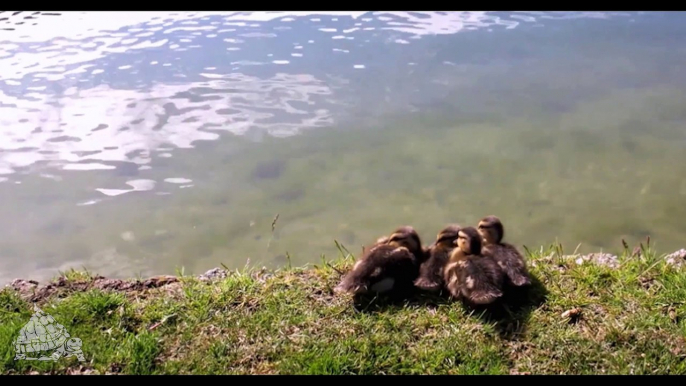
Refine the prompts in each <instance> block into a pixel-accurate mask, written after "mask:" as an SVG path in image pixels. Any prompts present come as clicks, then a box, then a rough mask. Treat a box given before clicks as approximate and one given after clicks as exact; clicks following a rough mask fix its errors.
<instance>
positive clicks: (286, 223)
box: [0, 12, 686, 282]
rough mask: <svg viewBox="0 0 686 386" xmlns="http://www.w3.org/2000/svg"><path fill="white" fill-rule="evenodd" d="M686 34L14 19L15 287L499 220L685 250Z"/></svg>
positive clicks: (670, 22)
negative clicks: (71, 275)
mask: <svg viewBox="0 0 686 386" xmlns="http://www.w3.org/2000/svg"><path fill="white" fill-rule="evenodd" d="M29 16H30V18H28V19H27V18H26V17H29ZM5 18H6V19H5ZM685 22H686V15H684V13H683V12H671V13H658V12H648V13H635V12H634V13H590V12H564V13H560V12H557V13H555V12H553V13H548V12H515V13H503V12H392V13H389V12H381V13H363V12H328V13H327V12H324V13H316V14H314V13H312V14H307V13H298V12H289V13H283V12H266V13H264V12H262V13H259V12H255V13H245V12H238V13H236V12H233V13H218V12H216V13H199V12H194V13H183V12H178V13H159V12H138V13H116V12H90V13H80V12H79V13H77V12H72V13H61V14H59V15H50V14H48V15H45V14H43V13H38V14H35V15H34V14H33V12H23V13H20V14H17V15H13V14H12V13H10V12H3V13H0V74H2V76H1V77H0V121H2V125H1V126H0V198H1V200H0V216H2V218H3V219H4V220H5V221H3V222H2V223H1V224H0V282H6V281H9V280H11V279H12V278H15V277H28V278H34V279H37V280H44V279H46V278H49V277H51V276H53V275H55V274H56V273H57V271H58V270H66V269H69V268H77V269H78V268H82V267H86V268H87V269H89V270H91V271H95V272H98V273H100V274H103V275H107V276H119V277H127V276H133V275H137V274H141V275H152V274H163V273H174V272H175V270H176V269H177V268H181V267H183V269H184V271H185V272H186V273H200V272H202V271H204V270H207V269H209V268H211V267H215V266H218V265H219V264H220V263H223V264H225V265H227V266H230V267H236V268H240V267H242V266H244V265H245V264H246V262H247V260H248V259H249V260H250V264H255V265H267V266H277V265H283V264H287V263H288V261H289V260H290V262H291V263H292V264H297V265H300V264H304V263H317V262H319V261H320V260H321V255H322V254H325V255H327V256H335V255H336V254H337V253H338V252H337V249H336V247H335V245H334V239H335V240H338V241H339V242H341V243H342V244H343V245H345V246H346V247H347V248H348V249H350V250H351V251H352V252H354V253H356V252H359V251H360V247H361V245H363V244H367V243H369V242H370V241H372V240H374V239H375V238H376V237H377V236H379V235H380V234H383V233H387V232H388V231H390V230H392V229H393V228H394V227H396V226H398V225H403V224H412V225H414V226H415V227H416V228H417V229H418V230H419V231H420V234H421V236H422V237H424V238H425V240H426V241H427V242H430V241H431V239H432V238H433V237H434V236H435V234H436V232H438V230H439V229H440V228H441V227H442V226H443V225H444V224H446V223H448V222H458V223H461V224H472V225H473V224H474V223H475V222H476V221H477V220H478V219H479V218H480V217H482V216H484V215H487V214H497V215H499V216H500V217H501V218H502V219H503V221H504V222H505V226H506V229H507V234H506V239H507V240H508V241H510V242H512V243H515V244H517V245H522V244H526V245H527V246H529V247H538V246H540V245H541V244H548V243H550V242H552V241H554V240H555V239H558V240H559V241H561V242H562V243H563V245H564V246H565V249H566V250H569V252H571V251H572V250H574V249H575V248H577V245H578V244H579V243H581V245H580V246H579V247H578V248H579V251H582V252H583V251H596V250H598V249H599V248H601V249H603V250H606V251H615V252H616V251H618V250H619V249H620V248H621V238H625V239H626V240H627V241H628V242H630V243H636V242H638V241H640V240H642V239H643V238H645V236H647V235H650V236H651V239H652V241H653V243H655V245H656V247H657V248H658V249H659V250H661V251H664V252H669V251H671V250H674V249H678V248H680V247H683V234H685V233H686V222H685V221H683V220H682V219H683V218H684V216H685V215H686V206H684V205H683V203H684V202H685V201H684V200H685V199H686V152H684V147H685V146H686V132H685V130H684V123H685V122H686V109H685V108H684V107H685V106H686V69H685V68H684V67H683V66H682V65H681V64H682V63H684V62H685V59H686V44H684V43H683V42H684V41H686V40H685V38H686V23H685ZM19 23H22V24H19ZM277 214H278V215H279V216H278V220H277V222H276V225H275V230H274V232H272V230H271V226H272V222H273V220H274V217H275V216H276V215H277Z"/></svg>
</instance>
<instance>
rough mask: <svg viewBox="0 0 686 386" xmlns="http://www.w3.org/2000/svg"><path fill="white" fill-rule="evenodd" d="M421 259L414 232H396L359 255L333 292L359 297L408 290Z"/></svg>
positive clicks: (403, 230) (422, 255)
mask: <svg viewBox="0 0 686 386" xmlns="http://www.w3.org/2000/svg"><path fill="white" fill-rule="evenodd" d="M424 256H425V252H424V250H423V248H422V242H421V240H420V238H419V235H418V234H417V231H415V229H414V228H413V227H411V226H403V227H400V228H397V229H396V230H395V231H394V232H393V233H392V234H391V235H390V236H388V237H381V238H379V239H378V240H377V242H376V243H375V244H373V245H372V246H371V247H370V248H369V249H368V250H367V251H366V252H365V253H364V254H363V255H362V257H361V258H360V260H358V261H357V262H356V263H355V265H354V266H353V268H352V270H351V271H350V272H349V273H348V274H347V275H345V277H344V278H343V280H341V283H340V284H338V285H337V286H336V287H335V288H334V292H336V293H340V292H351V293H353V294H354V295H361V294H364V293H368V292H376V293H386V292H389V291H391V290H405V289H411V288H412V287H413V283H414V280H415V279H416V278H417V276H418V275H419V265H420V264H421V263H422V262H423V261H424Z"/></svg>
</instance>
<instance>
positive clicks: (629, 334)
mask: <svg viewBox="0 0 686 386" xmlns="http://www.w3.org/2000/svg"><path fill="white" fill-rule="evenodd" d="M528 258H529V262H530V265H531V271H532V274H533V275H534V276H535V277H536V278H537V279H538V280H536V284H535V285H534V286H533V287H532V289H531V290H530V291H529V292H528V293H525V294H523V295H521V296H519V297H518V299H517V301H516V303H508V306H507V309H505V307H496V308H494V309H492V310H480V311H475V312H472V311H471V310H468V309H466V308H464V307H463V306H462V305H460V304H459V303H456V302H450V301H448V300H446V299H443V298H440V297H428V296H425V295H418V296H417V297H416V298H414V299H411V300H410V301H407V302H404V303H401V304H397V303H396V304H391V303H388V302H386V301H382V300H379V299H376V300H371V301H370V300H357V301H353V300H352V299H350V298H345V297H334V296H333V295H332V292H331V289H332V288H333V286H335V285H336V283H337V282H338V280H339V277H340V273H339V271H345V270H346V268H348V267H350V266H351V264H352V262H353V260H352V257H350V256H348V257H346V258H340V259H339V260H336V261H331V262H324V261H323V262H322V264H318V265H317V266H314V267H309V268H297V269H296V268H287V269H283V270H279V271H273V272H271V271H265V270H252V271H250V270H245V271H242V272H229V273H228V274H227V273H226V272H225V271H215V276H217V275H218V276H217V277H214V278H208V277H203V278H198V277H187V276H180V277H178V278H157V279H152V280H147V281H138V282H128V283H127V282H122V281H117V280H108V279H104V278H99V277H94V276H92V275H89V274H85V273H79V272H69V273H67V274H65V275H64V276H63V277H62V278H60V279H58V280H56V281H55V282H54V283H53V284H52V285H49V286H47V287H43V289H40V287H39V290H37V291H36V290H35V289H31V288H30V287H31V285H30V284H28V283H24V286H25V288H23V289H21V291H16V290H14V289H11V288H6V289H4V290H3V291H2V292H0V373H2V374H17V373H19V374H22V373H34V374H35V373H69V374H72V373H77V374H78V373H85V374H88V373H101V374H104V373H113V374H117V373H123V374H151V373H152V374H179V373H180V374H188V373H191V374H210V373H215V374H246V373H247V374H265V373H269V374H379V373H381V374H526V373H531V374H598V373H604V374H686V360H685V358H686V341H685V340H684V336H685V334H686V321H685V318H684V317H685V316H686V305H685V304H684V303H685V302H686V275H685V274H684V273H683V272H682V271H681V270H680V268H678V267H676V266H675V265H674V264H669V263H667V262H666V260H665V258H664V256H657V255H656V254H655V253H654V252H652V251H650V250H646V251H644V252H643V253H640V254H638V255H634V256H631V253H625V254H623V255H621V256H619V258H618V263H619V266H618V267H616V266H615V267H613V266H609V265H604V264H598V263H596V264H594V263H591V262H590V261H584V260H583V259H578V258H575V257H571V258H570V257H568V256H565V255H564V254H563V253H562V251H561V250H560V248H551V249H547V250H543V249H542V250H540V251H536V252H530V253H529V256H528ZM222 273H223V274H222ZM222 276H226V277H222ZM33 300H35V301H36V305H38V306H39V307H40V308H42V309H43V311H45V312H46V313H48V314H50V315H52V316H53V317H54V318H55V319H56V320H57V322H59V323H61V324H62V325H64V326H65V327H66V329H67V331H69V333H70V334H71V336H72V337H78V338H80V339H81V340H82V342H83V346H82V349H83V352H84V355H85V358H86V361H85V362H83V363H79V362H78V361H77V360H76V358H74V357H72V358H68V359H67V358H62V359H60V360H58V361H57V362H52V361H26V360H20V361H15V360H14V354H15V350H14V346H13V344H12V341H13V339H14V338H15V337H16V336H17V335H18V333H19V330H20V328H21V327H22V326H23V325H24V324H25V323H26V322H27V321H28V320H29V318H30V316H31V314H32V313H33V304H32V301H33Z"/></svg>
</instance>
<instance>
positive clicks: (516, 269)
mask: <svg viewBox="0 0 686 386" xmlns="http://www.w3.org/2000/svg"><path fill="white" fill-rule="evenodd" d="M478 229H479V234H480V235H481V237H482V239H483V248H484V249H486V250H487V251H488V253H490V254H491V255H493V257H494V258H495V260H496V261H497V262H498V265H499V266H500V268H501V269H502V270H503V271H504V272H505V277H506V282H507V283H508V284H511V285H514V286H516V287H521V286H525V285H529V284H531V278H530V277H529V272H528V270H527V267H526V262H525V261H524V256H522V254H521V253H519V251H518V250H517V248H515V246H514V245H512V244H508V243H504V242H503V241H502V240H503V236H504V235H505V229H504V228H503V224H502V222H501V221H500V219H499V218H498V217H496V216H486V217H484V218H483V219H481V221H479V225H478Z"/></svg>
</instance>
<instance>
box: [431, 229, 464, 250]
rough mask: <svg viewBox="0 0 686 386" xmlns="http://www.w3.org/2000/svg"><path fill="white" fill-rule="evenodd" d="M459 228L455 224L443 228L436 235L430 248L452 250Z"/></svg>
mask: <svg viewBox="0 0 686 386" xmlns="http://www.w3.org/2000/svg"><path fill="white" fill-rule="evenodd" d="M461 228H462V227H460V226H459V225H457V224H450V225H448V226H446V227H445V228H443V229H442V230H441V231H440V232H438V235H436V241H434V243H433V244H432V246H440V247H444V248H452V247H454V246H455V240H457V234H458V233H459V232H460V229H461Z"/></svg>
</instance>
